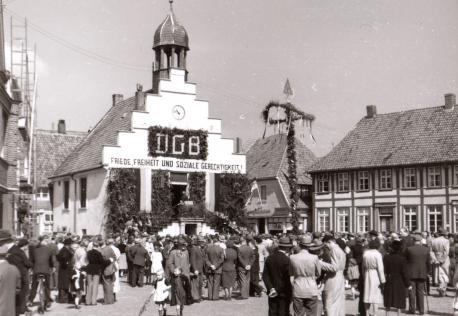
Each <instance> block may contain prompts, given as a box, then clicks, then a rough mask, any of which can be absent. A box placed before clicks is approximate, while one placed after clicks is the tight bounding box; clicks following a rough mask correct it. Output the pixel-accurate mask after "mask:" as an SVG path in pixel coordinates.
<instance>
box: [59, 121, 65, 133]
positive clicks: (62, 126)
mask: <svg viewBox="0 0 458 316" xmlns="http://www.w3.org/2000/svg"><path fill="white" fill-rule="evenodd" d="M57 133H59V134H66V133H67V131H66V130H65V120H59V123H57Z"/></svg>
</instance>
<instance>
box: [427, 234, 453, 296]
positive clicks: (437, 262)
mask: <svg viewBox="0 0 458 316" xmlns="http://www.w3.org/2000/svg"><path fill="white" fill-rule="evenodd" d="M447 234H448V233H447V230H445V229H444V228H442V227H441V228H439V237H437V238H435V239H434V240H433V241H432V244H431V261H432V264H433V268H434V270H435V276H437V281H438V282H437V283H438V284H439V287H438V289H437V291H438V292H439V296H446V295H447V283H448V281H449V275H448V274H449V270H450V258H449V250H450V241H449V240H448V239H447V238H446V237H445V236H447Z"/></svg>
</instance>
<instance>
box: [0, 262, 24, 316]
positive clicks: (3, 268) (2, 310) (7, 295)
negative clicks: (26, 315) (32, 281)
mask: <svg viewBox="0 0 458 316" xmlns="http://www.w3.org/2000/svg"><path fill="white" fill-rule="evenodd" d="M0 284H1V286H0V315H2V316H3V315H5V316H6V315H11V316H14V315H16V304H15V303H16V300H15V298H16V290H17V289H20V287H21V274H20V273H19V270H18V269H17V268H16V267H15V266H13V265H12V264H10V263H8V262H7V261H6V260H0Z"/></svg>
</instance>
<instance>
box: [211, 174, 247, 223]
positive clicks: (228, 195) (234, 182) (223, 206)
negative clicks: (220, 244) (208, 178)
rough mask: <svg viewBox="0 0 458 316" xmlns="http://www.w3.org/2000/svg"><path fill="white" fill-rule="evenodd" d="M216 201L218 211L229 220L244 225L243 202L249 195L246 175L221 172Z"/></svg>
mask: <svg viewBox="0 0 458 316" xmlns="http://www.w3.org/2000/svg"><path fill="white" fill-rule="evenodd" d="M219 178H220V187H219V196H220V200H219V202H218V205H217V206H218V209H219V212H220V213H222V214H223V215H224V217H227V220H228V221H229V222H235V223H236V224H237V225H239V226H246V217H245V204H246V202H247V200H248V197H249V196H250V192H251V188H250V184H249V180H248V177H247V176H246V175H244V174H240V173H234V174H221V175H220V176H219Z"/></svg>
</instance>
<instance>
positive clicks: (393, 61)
mask: <svg viewBox="0 0 458 316" xmlns="http://www.w3.org/2000/svg"><path fill="white" fill-rule="evenodd" d="M3 1H4V5H6V9H5V12H4V20H5V22H4V24H5V29H6V30H5V32H6V34H5V37H6V41H7V47H9V38H10V30H9V28H10V27H9V25H10V17H11V15H13V16H14V19H15V20H18V19H21V18H24V17H27V20H28V42H29V45H30V46H31V45H33V44H36V46H37V54H38V62H37V64H38V70H37V73H38V98H37V112H38V113H37V121H38V128H44V129H51V127H52V126H53V124H54V127H56V126H57V121H58V120H59V119H65V120H66V123H67V129H68V130H82V131H84V130H88V129H90V128H92V127H93V126H95V124H96V123H97V122H98V121H99V120H100V119H101V118H102V116H103V114H104V113H105V112H106V111H107V110H108V109H109V108H110V106H111V96H112V94H114V93H121V94H123V95H124V97H125V98H127V97H130V96H133V95H134V93H135V89H136V84H137V83H141V84H143V86H144V87H145V89H148V88H150V87H151V84H152V80H151V77H152V74H151V69H150V67H151V64H152V61H153V57H154V54H153V51H152V42H153V40H152V39H153V34H154V31H155V30H156V28H157V26H158V25H159V24H160V23H161V22H162V21H163V20H164V18H165V16H166V15H167V13H168V11H169V3H168V1H167V0H3ZM174 11H175V14H176V17H177V19H178V21H179V22H180V23H181V24H182V25H183V26H184V27H185V28H186V30H187V32H188V35H189V38H190V49H191V50H190V52H189V54H188V56H189V57H188V62H187V64H188V70H189V74H190V79H189V80H190V81H191V82H195V83H197V92H198V98H199V99H203V100H208V101H209V103H210V117H214V118H221V119H222V120H223V121H222V128H223V136H224V137H236V136H239V137H241V138H242V139H243V141H244V142H245V143H246V144H248V143H250V142H252V141H253V140H254V139H257V138H260V137H262V134H263V131H264V125H263V123H262V120H261V117H260V113H261V111H262V109H263V108H264V106H265V105H266V104H267V103H268V102H269V101H270V100H279V101H284V100H285V96H284V95H283V87H284V84H285V81H286V79H287V78H289V80H290V82H291V86H292V88H293V90H294V92H295V93H294V97H293V99H292V103H293V104H294V105H295V106H296V107H298V108H299V109H301V110H303V111H305V112H307V113H310V114H313V115H315V117H316V120H315V122H314V123H313V129H312V133H313V135H314V138H315V139H316V143H313V142H312V141H311V138H310V137H309V133H310V130H308V129H306V128H305V127H304V128H302V126H301V125H300V128H299V129H298V131H297V134H298V137H300V138H301V139H302V140H303V142H304V143H305V144H306V145H307V146H308V147H309V148H310V149H311V150H312V151H313V152H314V153H315V154H316V155H317V156H323V155H325V154H327V153H328V152H329V151H330V150H331V149H332V147H333V146H334V145H336V144H337V143H338V142H339V141H340V140H341V139H342V138H343V137H344V136H345V135H346V134H347V133H348V132H349V131H350V130H351V129H352V128H354V126H355V125H356V124H357V122H358V121H359V120H360V119H361V118H363V117H364V115H365V113H366V105H369V104H375V105H377V111H378V113H389V112H396V111H403V110H408V109H414V108H420V107H430V106H438V105H443V104H444V94H445V93H455V94H456V93H458V1H456V0H441V1H435V0H403V1H394V0H345V1H342V0H175V2H174ZM7 67H8V65H7ZM272 133H275V130H274V129H273V128H269V129H268V131H267V135H269V134H272Z"/></svg>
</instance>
